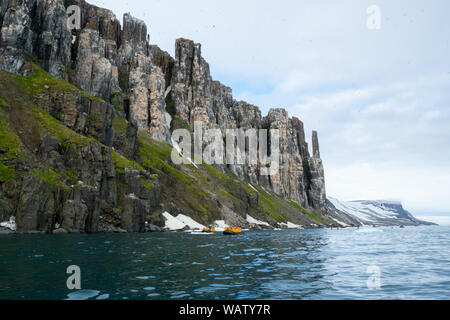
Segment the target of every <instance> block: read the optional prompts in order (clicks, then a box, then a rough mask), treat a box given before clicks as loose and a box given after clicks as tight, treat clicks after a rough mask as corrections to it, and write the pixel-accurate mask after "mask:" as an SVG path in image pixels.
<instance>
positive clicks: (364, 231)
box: [356, 229, 383, 233]
mask: <svg viewBox="0 0 450 320" xmlns="http://www.w3.org/2000/svg"><path fill="white" fill-rule="evenodd" d="M356 232H358V233H369V232H383V230H381V229H360V230H356Z"/></svg>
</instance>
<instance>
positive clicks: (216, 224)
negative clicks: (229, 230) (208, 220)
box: [213, 220, 229, 232]
mask: <svg viewBox="0 0 450 320" xmlns="http://www.w3.org/2000/svg"><path fill="white" fill-rule="evenodd" d="M213 225H214V227H215V228H216V231H219V232H220V231H224V230H225V228H226V227H229V226H228V225H227V224H225V220H216V221H214V224H213Z"/></svg>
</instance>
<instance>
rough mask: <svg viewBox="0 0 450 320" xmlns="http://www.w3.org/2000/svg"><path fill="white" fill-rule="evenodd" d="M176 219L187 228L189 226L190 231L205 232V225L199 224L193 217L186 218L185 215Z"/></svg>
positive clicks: (180, 215)
mask: <svg viewBox="0 0 450 320" xmlns="http://www.w3.org/2000/svg"><path fill="white" fill-rule="evenodd" d="M176 219H178V220H180V221H181V222H182V223H184V224H185V225H186V226H188V227H189V229H193V230H203V228H205V226H204V225H202V224H200V223H198V222H197V221H195V220H194V219H192V218H191V217H188V216H185V215H184V214H179V215H177V217H176Z"/></svg>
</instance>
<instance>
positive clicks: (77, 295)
mask: <svg viewBox="0 0 450 320" xmlns="http://www.w3.org/2000/svg"><path fill="white" fill-rule="evenodd" d="M99 294H100V291H98V290H91V289H83V290H78V291H75V292H72V293H69V294H68V295H67V299H66V300H87V299H90V298H93V297H96V296H98V295H99Z"/></svg>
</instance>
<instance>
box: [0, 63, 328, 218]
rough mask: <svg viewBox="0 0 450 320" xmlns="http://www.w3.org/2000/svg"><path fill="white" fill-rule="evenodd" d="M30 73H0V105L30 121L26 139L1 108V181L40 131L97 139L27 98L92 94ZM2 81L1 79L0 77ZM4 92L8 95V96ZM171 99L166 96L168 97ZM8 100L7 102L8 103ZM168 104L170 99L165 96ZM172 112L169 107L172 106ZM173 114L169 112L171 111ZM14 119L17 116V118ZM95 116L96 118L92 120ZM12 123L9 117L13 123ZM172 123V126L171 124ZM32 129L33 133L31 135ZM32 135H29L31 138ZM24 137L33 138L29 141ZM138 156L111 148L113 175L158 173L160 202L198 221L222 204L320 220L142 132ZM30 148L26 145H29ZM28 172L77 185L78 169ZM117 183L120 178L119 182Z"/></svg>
mask: <svg viewBox="0 0 450 320" xmlns="http://www.w3.org/2000/svg"><path fill="white" fill-rule="evenodd" d="M33 68H34V74H33V75H32V76H30V77H21V76H18V75H12V74H8V73H5V72H1V76H2V78H3V80H2V82H1V83H0V84H1V85H2V87H1V88H0V89H5V92H0V93H1V96H0V106H1V107H2V108H6V109H8V110H10V112H11V110H13V111H14V110H15V112H16V117H19V118H22V120H24V119H25V121H24V122H26V124H27V126H31V127H30V130H25V131H29V132H31V133H28V135H29V136H30V137H28V138H27V136H26V133H21V134H17V132H18V131H17V130H18V128H14V127H13V126H12V125H11V123H12V122H10V120H9V116H8V112H6V111H4V110H1V108H0V111H1V113H0V180H10V179H13V178H14V177H15V171H14V163H12V162H11V160H14V159H16V158H18V157H22V156H23V149H24V143H23V142H24V141H26V143H25V145H26V146H27V147H28V146H29V145H30V146H31V147H33V148H36V141H37V142H39V141H40V137H42V136H43V135H44V134H50V135H52V136H55V137H56V138H57V139H58V141H59V143H60V144H61V146H62V147H63V148H65V149H66V148H69V147H72V146H76V147H77V148H78V147H82V146H86V145H89V144H90V143H94V144H101V143H99V142H98V141H97V140H96V139H94V138H92V137H86V136H83V135H80V134H78V133H76V132H74V131H72V130H71V129H69V128H67V127H66V126H64V125H63V124H62V123H61V122H60V121H58V120H57V119H55V118H54V117H52V116H51V115H50V114H49V113H47V112H46V111H44V110H43V109H41V108H39V107H37V106H36V105H35V104H34V103H33V102H32V101H33V99H30V96H34V97H36V95H39V94H40V93H41V92H43V91H44V90H52V91H60V92H75V91H77V92H80V93H81V94H82V95H83V96H85V97H88V98H89V99H95V100H100V99H98V98H95V97H92V96H90V95H88V94H86V93H84V92H82V91H80V90H79V89H78V88H76V87H74V86H73V85H71V84H70V83H68V82H66V81H64V80H61V79H58V78H55V77H53V76H51V75H50V74H48V73H47V72H45V71H44V70H42V69H41V68H40V67H38V66H37V65H35V64H34V63H33ZM0 80H1V79H0ZM7 95H8V96H7ZM169 100H170V98H169ZM11 101H13V102H14V103H13V105H12V106H11V107H10V106H9V104H11V103H8V102H11ZM168 102H169V107H170V104H171V103H173V101H168ZM16 109H17V110H16ZM172 111H173V110H172ZM172 113H173V112H172ZM19 118H18V119H19ZM91 120H95V119H91ZM13 123H14V122H13ZM172 124H173V128H178V127H183V128H187V129H188V128H189V126H188V124H187V123H185V122H184V121H182V120H180V119H179V118H178V117H177V116H176V115H174V118H173V121H172ZM127 125H128V122H127V121H126V120H125V119H121V118H118V117H115V118H114V120H113V127H114V130H115V132H116V133H117V134H119V135H121V136H126V130H127ZM173 128H172V129H173ZM36 133H37V134H36ZM31 137H32V138H33V139H32V138H31ZM27 140H35V141H31V142H33V143H34V145H33V143H31V142H28V141H27ZM139 144H140V150H139V160H138V161H132V160H129V159H127V158H126V157H124V156H123V155H121V154H120V153H119V152H117V151H114V150H112V160H113V162H114V165H115V168H116V171H117V173H118V174H123V173H124V172H125V169H126V168H130V169H134V170H139V171H141V172H142V171H144V170H148V171H150V172H152V173H155V174H157V175H158V176H159V179H160V184H161V189H162V202H163V203H164V204H165V205H166V207H168V208H169V209H173V210H174V211H176V210H178V211H179V212H182V213H184V214H187V215H190V216H191V217H193V218H194V219H196V220H198V221H199V222H202V223H205V224H207V223H210V222H211V221H213V220H216V219H220V218H222V212H221V207H222V206H223V205H224V206H227V207H229V208H230V209H232V210H234V211H235V212H236V213H238V214H240V215H241V216H242V217H243V218H245V215H246V214H250V215H252V216H254V217H259V218H263V217H265V218H267V219H268V220H271V221H274V222H275V221H277V222H286V221H287V220H288V218H287V215H286V212H288V211H289V212H292V211H293V210H294V211H295V212H299V213H301V214H303V215H305V216H307V217H308V218H310V219H312V220H314V221H316V222H319V223H322V222H323V220H322V219H321V217H320V216H319V215H318V214H317V213H315V212H313V211H309V210H306V209H304V208H302V207H301V206H299V205H298V204H296V203H295V202H292V201H286V200H284V199H282V198H281V197H278V196H276V195H274V194H271V193H269V192H267V191H265V190H264V189H263V188H262V187H260V186H257V185H255V186H254V187H255V188H256V190H257V191H255V190H254V189H253V188H252V187H250V186H249V185H248V181H246V180H241V179H239V177H237V176H236V175H234V174H233V173H232V172H231V171H230V170H228V169H226V170H225V172H222V171H220V170H218V169H217V168H215V167H214V166H212V165H209V164H206V163H203V164H201V165H198V166H197V167H195V166H193V165H181V166H178V165H175V164H173V163H172V162H171V160H170V155H171V152H172V147H171V146H169V145H167V144H165V143H161V142H157V141H154V140H152V139H150V138H149V137H148V136H147V135H146V134H145V133H140V134H139ZM31 147H28V148H30V149H31ZM31 173H32V174H33V175H34V176H36V177H38V178H39V179H41V180H43V181H46V182H47V183H49V184H50V185H52V186H57V187H61V188H63V189H65V190H67V189H68V188H70V187H69V186H68V185H69V184H70V183H74V184H76V181H77V173H75V172H73V171H71V170H69V169H68V168H66V170H65V172H60V171H59V170H57V169H56V168H51V167H49V166H48V165H46V164H39V165H37V166H36V168H34V169H32V171H31ZM118 183H119V182H118ZM142 184H143V186H144V187H145V188H147V189H148V190H153V188H154V181H152V179H144V178H143V179H142Z"/></svg>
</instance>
